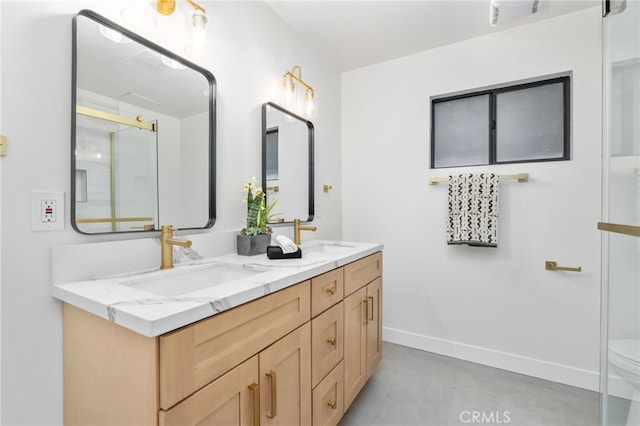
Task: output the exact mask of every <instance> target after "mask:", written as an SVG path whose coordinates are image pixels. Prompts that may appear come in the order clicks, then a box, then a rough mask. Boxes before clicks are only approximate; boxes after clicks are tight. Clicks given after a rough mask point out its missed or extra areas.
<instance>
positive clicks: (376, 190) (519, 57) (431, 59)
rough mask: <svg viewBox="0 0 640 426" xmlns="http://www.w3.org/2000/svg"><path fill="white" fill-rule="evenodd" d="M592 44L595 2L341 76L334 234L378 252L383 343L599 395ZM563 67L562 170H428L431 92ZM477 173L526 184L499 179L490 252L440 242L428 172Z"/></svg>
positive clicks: (441, 204) (439, 212) (597, 147)
mask: <svg viewBox="0 0 640 426" xmlns="http://www.w3.org/2000/svg"><path fill="white" fill-rule="evenodd" d="M600 40H601V17H600V7H595V8H592V9H588V10H585V11H581V12H577V13H574V14H570V15H565V16H561V17H557V18H554V19H550V20H547V21H542V22H538V23H534V24H531V25H527V26H523V27H520V28H516V29H512V30H507V31H503V32H499V33H495V34H492V35H488V36H484V37H480V38H476V39H472V40H469V41H465V42H461V43H457V44H453V45H449V46H445V47H442V48H438V49H434V50H430V51H425V52H422V53H419V54H415V55H411V56H407V57H403V58H400V59H397V60H392V61H389V62H385V63H381V64H377V65H373V66H369V67H364V68H361V69H357V70H354V71H351V72H347V73H345V74H343V77H342V123H343V126H342V147H343V148H342V165H343V185H344V192H343V237H344V238H345V239H346V240H372V241H378V242H382V243H384V245H385V253H384V257H385V261H384V268H385V271H384V277H385V281H384V322H383V324H384V337H385V339H386V340H389V341H393V342H397V343H402V344H406V345H409V346H413V347H418V348H422V349H426V350H430V351H434V352H439V353H443V354H446V355H452V356H457V357H460V358H464V359H469V360H472V361H476V362H480V363H485V364H488V365H494V366H497V367H500V368H504V369H510V370H514V371H519V372H523V373H526V374H530V375H534V376H539V377H543V378H548V379H551V380H556V381H560V382H565V383H569V384H574V385H577V386H583V387H586V388H591V389H597V386H598V377H597V371H598V356H599V355H598V351H599V349H598V347H599V346H598V345H599V309H600V307H599V294H600V293H599V282H600V255H599V253H600V244H599V242H600V235H599V232H598V231H597V230H596V223H597V221H598V219H599V214H600V171H601V163H600V151H601V124H600V123H601V41H600ZM565 71H571V72H572V73H573V77H572V97H573V101H572V108H573V110H572V116H573V122H572V144H573V152H572V160H571V161H568V162H548V163H529V164H517V165H501V166H487V167H470V168H455V169H454V168H451V169H438V170H430V169H429V164H430V162H429V134H430V133H429V132H430V123H429V121H430V109H429V108H430V104H429V98H430V97H431V96H434V95H440V94H447V93H452V92H458V91H463V90H470V89H474V88H479V87H486V86H490V85H494V84H501V83H505V82H511V81H518V80H522V79H528V78H532V77H536V76H543V75H549V74H554V73H559V72H565ZM480 171H493V172H497V173H499V174H511V173H516V172H528V173H529V174H530V176H531V178H530V181H529V182H528V183H517V182H513V181H511V182H503V183H501V184H500V241H499V247H498V248H497V249H491V248H476V247H468V246H447V245H446V242H445V218H446V210H447V205H446V201H447V187H446V184H439V185H436V186H428V185H427V177H429V176H447V175H449V174H457V173H473V172H480ZM545 260H556V261H558V263H559V264H560V265H566V266H578V265H581V266H582V267H583V272H582V273H567V272H548V271H545V270H544V261H545Z"/></svg>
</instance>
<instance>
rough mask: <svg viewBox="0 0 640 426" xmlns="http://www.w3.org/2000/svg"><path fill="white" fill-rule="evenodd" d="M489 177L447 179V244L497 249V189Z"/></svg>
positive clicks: (493, 177)
mask: <svg viewBox="0 0 640 426" xmlns="http://www.w3.org/2000/svg"><path fill="white" fill-rule="evenodd" d="M499 181H500V177H499V176H498V175H495V174H493V173H486V174H485V173H483V174H477V175H473V174H465V175H458V176H449V218H448V220H447V244H468V245H471V246H480V247H497V246H498V188H499Z"/></svg>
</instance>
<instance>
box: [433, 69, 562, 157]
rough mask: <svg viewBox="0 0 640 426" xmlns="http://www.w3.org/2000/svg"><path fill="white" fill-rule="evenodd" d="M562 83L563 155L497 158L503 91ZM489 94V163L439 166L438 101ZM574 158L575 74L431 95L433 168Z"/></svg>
mask: <svg viewBox="0 0 640 426" xmlns="http://www.w3.org/2000/svg"><path fill="white" fill-rule="evenodd" d="M557 83H562V93H563V120H564V122H563V132H564V141H563V155H562V157H550V158H532V159H526V160H511V161H497V159H496V151H497V146H498V145H497V144H498V141H497V140H496V139H497V135H496V124H497V119H498V118H497V117H496V114H497V112H496V111H497V102H496V98H497V96H498V95H499V94H501V93H507V92H514V91H518V90H524V89H530V88H532V87H540V86H547V85H551V84H557ZM484 95H489V111H488V113H489V128H488V129H487V131H488V133H489V159H488V162H487V163H481V164H460V165H455V166H438V167H436V165H435V160H436V158H435V149H436V140H435V132H436V123H435V105H436V104H438V103H442V102H449V101H455V100H459V99H465V98H472V97H476V96H484ZM568 160H571V75H563V76H559V77H553V78H544V79H540V80H535V81H531V82H527V83H518V84H513V85H508V86H500V87H496V88H493V89H481V90H476V91H471V92H466V93H462V94H457V95H454V96H444V97H440V96H437V97H432V98H431V143H430V161H429V162H430V168H431V169H446V168H453V167H472V166H491V165H497V164H516V163H539V162H549V161H568Z"/></svg>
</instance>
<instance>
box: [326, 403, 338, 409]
mask: <svg viewBox="0 0 640 426" xmlns="http://www.w3.org/2000/svg"><path fill="white" fill-rule="evenodd" d="M327 405H328V406H329V408H331V409H332V410H335V409H336V405H337V404H336V401H329V402H327Z"/></svg>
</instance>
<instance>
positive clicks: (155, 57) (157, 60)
mask: <svg viewBox="0 0 640 426" xmlns="http://www.w3.org/2000/svg"><path fill="white" fill-rule="evenodd" d="M127 60H128V61H129V62H131V63H133V64H135V65H137V66H139V67H142V68H144V69H146V70H147V71H149V72H151V73H153V74H155V73H158V72H162V71H165V70H166V69H167V67H166V65H164V64H163V63H162V59H161V55H160V54H158V53H156V52H154V51H152V50H151V49H144V50H141V51H140V52H138V53H136V54H134V55H131V56H129V57H128V58H127Z"/></svg>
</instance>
